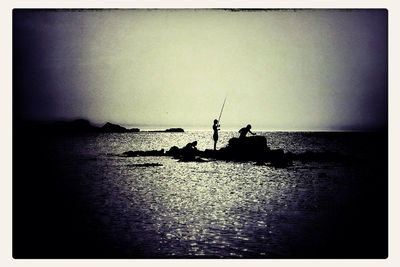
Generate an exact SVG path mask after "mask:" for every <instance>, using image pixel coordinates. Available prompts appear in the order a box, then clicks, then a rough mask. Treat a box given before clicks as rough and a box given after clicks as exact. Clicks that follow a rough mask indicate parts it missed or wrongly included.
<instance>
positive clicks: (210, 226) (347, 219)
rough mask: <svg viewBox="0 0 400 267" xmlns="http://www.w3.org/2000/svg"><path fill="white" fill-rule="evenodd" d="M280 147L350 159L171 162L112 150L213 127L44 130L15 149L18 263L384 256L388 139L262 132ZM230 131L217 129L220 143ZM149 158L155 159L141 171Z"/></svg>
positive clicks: (207, 141)
mask: <svg viewBox="0 0 400 267" xmlns="http://www.w3.org/2000/svg"><path fill="white" fill-rule="evenodd" d="M258 134H260V135H265V136H267V140H268V145H269V146H270V147H271V148H273V149H277V148H282V149H284V150H285V151H287V152H288V151H290V152H294V153H301V152H305V151H307V150H308V151H317V152H324V151H334V152H340V153H342V154H344V155H345V156H346V157H345V158H346V160H343V161H335V162H300V161H299V162H294V164H293V166H291V167H288V168H274V167H272V166H257V165H255V164H254V163H253V162H240V163H238V162H224V161H209V162H204V163H198V162H178V161H177V160H176V159H173V158H170V157H136V158H124V157H120V156H118V155H119V154H120V153H122V152H125V151H128V150H152V149H162V148H164V149H169V148H170V147H171V146H173V145H177V146H179V147H182V146H184V145H185V144H186V143H188V142H191V141H194V140H197V141H198V143H199V144H198V148H199V149H202V150H203V149H206V148H212V145H213V144H212V138H211V135H212V132H209V131H193V132H185V133H118V134H105V133H102V134H80V135H65V136H43V135H39V136H36V135H33V134H28V133H21V132H19V133H18V132H17V133H15V134H14V140H13V141H14V146H13V167H14V168H13V255H14V257H16V258H385V257H387V250H388V248H387V240H388V239H387V235H388V232H387V223H388V220H387V219H388V218H387V216H388V214H387V209H388V206H387V201H388V199H387V181H388V173H387V162H388V160H387V134H386V133H383V134H382V133H331V132H324V133H312V132H308V133H301V132H265V133H258ZM235 135H236V133H234V132H221V136H220V144H219V147H221V146H224V145H226V144H227V141H228V140H229V138H230V137H232V136H235ZM148 163H155V165H154V166H148Z"/></svg>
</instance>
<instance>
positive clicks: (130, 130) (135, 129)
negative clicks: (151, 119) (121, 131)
mask: <svg viewBox="0 0 400 267" xmlns="http://www.w3.org/2000/svg"><path fill="white" fill-rule="evenodd" d="M127 132H129V133H137V132H140V129H139V128H131V129H128V130H127Z"/></svg>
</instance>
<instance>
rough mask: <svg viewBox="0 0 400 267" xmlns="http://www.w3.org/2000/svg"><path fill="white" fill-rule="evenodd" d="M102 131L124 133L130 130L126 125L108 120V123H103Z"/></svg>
mask: <svg viewBox="0 0 400 267" xmlns="http://www.w3.org/2000/svg"><path fill="white" fill-rule="evenodd" d="M100 130H101V131H102V132H105V133H122V132H128V130H127V129H126V128H125V127H122V126H119V125H117V124H112V123H109V122H107V123H106V124H104V125H103V127H101V128H100Z"/></svg>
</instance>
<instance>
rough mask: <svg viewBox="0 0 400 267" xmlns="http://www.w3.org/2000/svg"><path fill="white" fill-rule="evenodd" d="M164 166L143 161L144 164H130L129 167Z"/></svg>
mask: <svg viewBox="0 0 400 267" xmlns="http://www.w3.org/2000/svg"><path fill="white" fill-rule="evenodd" d="M159 166H163V165H162V164H160V163H143V164H130V165H128V167H159Z"/></svg>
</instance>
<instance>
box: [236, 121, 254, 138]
mask: <svg viewBox="0 0 400 267" xmlns="http://www.w3.org/2000/svg"><path fill="white" fill-rule="evenodd" d="M250 129H251V125H250V124H248V125H247V126H246V127H244V128H242V129H240V130H239V133H240V136H239V138H240V139H243V138H245V137H246V134H247V133H251V134H252V135H256V134H255V133H253V132H252V131H250Z"/></svg>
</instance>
